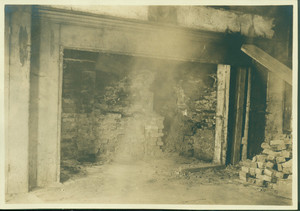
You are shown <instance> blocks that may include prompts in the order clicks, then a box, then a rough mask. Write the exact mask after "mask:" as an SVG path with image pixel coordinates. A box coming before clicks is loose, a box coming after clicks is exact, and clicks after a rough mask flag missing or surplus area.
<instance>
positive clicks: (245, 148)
mask: <svg viewBox="0 0 300 211" xmlns="http://www.w3.org/2000/svg"><path fill="white" fill-rule="evenodd" d="M247 83H248V86H247V102H246V115H245V129H244V137H243V139H242V144H243V150H242V160H246V159H247V146H248V131H249V112H250V95H251V69H250V68H248V82H247Z"/></svg>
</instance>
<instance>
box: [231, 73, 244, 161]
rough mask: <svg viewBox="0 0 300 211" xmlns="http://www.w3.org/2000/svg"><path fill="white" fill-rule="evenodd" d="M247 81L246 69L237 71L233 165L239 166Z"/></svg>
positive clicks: (232, 151)
mask: <svg viewBox="0 0 300 211" xmlns="http://www.w3.org/2000/svg"><path fill="white" fill-rule="evenodd" d="M245 80H246V69H245V68H238V69H237V84H236V102H235V112H236V115H235V123H234V129H233V130H234V132H233V134H234V135H233V144H232V150H231V163H232V164H233V165H234V164H237V163H238V162H239V161H240V156H241V152H240V149H241V141H242V125H243V111H244V101H245V99H244V97H245Z"/></svg>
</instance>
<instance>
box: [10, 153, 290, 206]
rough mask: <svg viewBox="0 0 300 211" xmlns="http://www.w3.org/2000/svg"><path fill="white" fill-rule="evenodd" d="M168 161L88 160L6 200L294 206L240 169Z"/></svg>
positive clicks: (193, 161)
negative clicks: (53, 182)
mask: <svg viewBox="0 0 300 211" xmlns="http://www.w3.org/2000/svg"><path fill="white" fill-rule="evenodd" d="M211 166H212V164H209V163H205V162H201V161H197V160H192V159H185V158H182V157H179V156H174V155H170V156H168V159H156V160H154V161H153V160H151V159H149V160H143V161H142V160H141V161H135V162H133V161H130V162H128V161H126V160H124V161H119V162H116V161H115V162H105V163H101V162H98V163H96V164H95V163H94V164H85V165H81V167H80V168H79V167H78V169H79V170H76V171H75V172H76V174H74V175H71V176H70V177H69V178H65V179H66V181H65V182H63V183H62V184H60V185H57V186H55V187H49V188H40V189H36V190H33V191H31V192H30V193H27V194H19V195H9V196H7V198H6V201H7V203H72V204H74V203H81V204H82V203H99V204H102V203H103V204H200V205H203V204H215V205H291V203H292V200H291V199H289V198H283V197H280V196H278V195H276V194H275V192H274V191H272V190H268V189H265V188H260V187H256V186H253V185H244V184H242V183H241V182H240V181H239V178H238V167H233V166H228V167H226V168H225V167H214V168H208V167H211Z"/></svg>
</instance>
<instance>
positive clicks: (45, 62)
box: [37, 20, 61, 187]
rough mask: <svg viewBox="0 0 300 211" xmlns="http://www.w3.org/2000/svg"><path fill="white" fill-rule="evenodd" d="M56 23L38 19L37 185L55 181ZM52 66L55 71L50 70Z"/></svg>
mask: <svg viewBox="0 0 300 211" xmlns="http://www.w3.org/2000/svg"><path fill="white" fill-rule="evenodd" d="M59 29H60V28H59V25H58V24H53V23H51V22H47V21H45V20H41V39H40V40H41V42H40V49H41V52H40V56H39V63H40V68H39V75H42V76H43V77H39V79H38V80H39V93H38V94H39V102H38V111H39V112H38V123H39V128H38V137H37V140H38V152H37V157H38V161H37V186H39V187H45V186H49V185H52V184H55V183H56V182H58V175H59V173H58V172H57V171H58V164H59V162H60V158H59V150H60V149H59V142H60V140H59V139H58V137H59V135H60V134H59V128H58V126H59V125H60V123H59V121H60V120H59V112H60V103H59V95H60V90H59V89H60V83H61V82H60V81H61V78H60V77H61V75H60V72H59V68H60V48H59V39H60V37H59V32H60V30H59ZM54 70H56V71H54Z"/></svg>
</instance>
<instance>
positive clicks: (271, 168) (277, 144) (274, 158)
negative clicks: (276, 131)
mask: <svg viewBox="0 0 300 211" xmlns="http://www.w3.org/2000/svg"><path fill="white" fill-rule="evenodd" d="M261 147H262V148H263V151H262V153H261V154H259V155H256V156H254V157H253V159H252V161H251V160H246V161H243V162H241V164H242V167H241V171H240V173H239V175H240V179H241V180H242V181H243V182H248V183H252V184H256V185H257V186H260V187H270V188H274V189H276V188H277V187H278V186H280V185H281V184H282V183H290V184H291V181H292V140H291V139H290V138H289V137H281V138H280V139H277V140H271V141H270V142H269V143H267V142H263V143H262V144H261Z"/></svg>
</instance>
